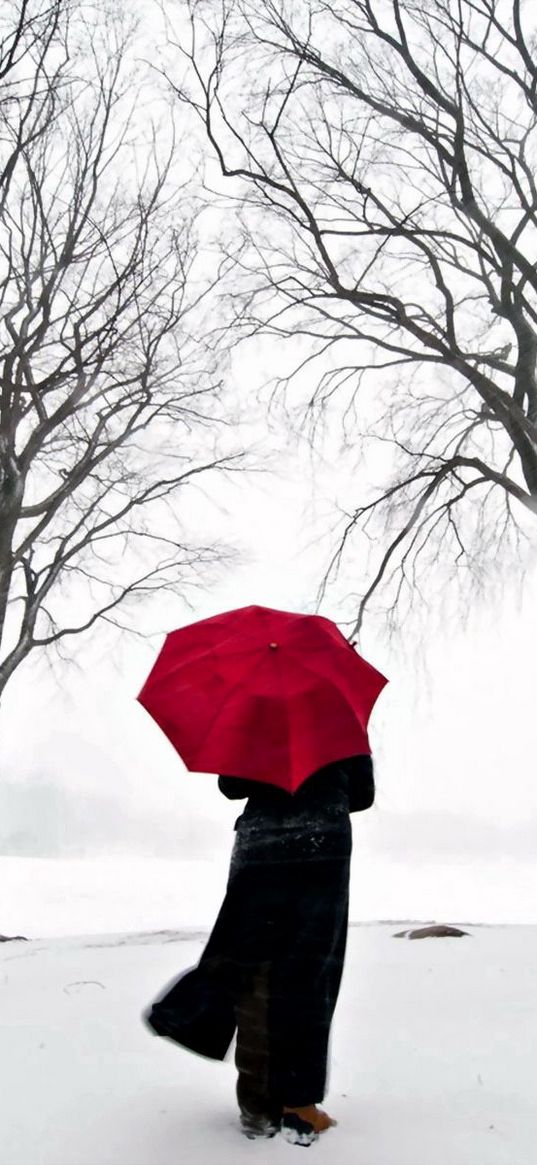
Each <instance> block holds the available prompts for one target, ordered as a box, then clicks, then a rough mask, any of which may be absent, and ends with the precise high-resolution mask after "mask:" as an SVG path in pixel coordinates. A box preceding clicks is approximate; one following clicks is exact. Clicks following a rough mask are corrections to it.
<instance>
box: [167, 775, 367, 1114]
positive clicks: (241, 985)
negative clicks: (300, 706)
mask: <svg viewBox="0 0 537 1165" xmlns="http://www.w3.org/2000/svg"><path fill="white" fill-rule="evenodd" d="M219 787H220V789H221V791H222V792H223V793H224V795H225V796H227V797H230V798H231V799H233V800H234V799H238V798H240V797H244V796H246V795H247V796H248V798H249V799H248V803H247V805H246V808H245V810H244V812H243V813H242V814H241V816H240V817H239V819H238V820H237V822H236V823H235V829H236V833H237V836H236V840H235V845H234V847H233V853H232V858H231V865H230V871H229V879H228V884H227V889H226V895H225V898H224V901H223V903H222V906H221V909H220V912H219V914H218V918H217V919H216V922H215V925H214V927H213V930H212V933H211V935H210V938H209V940H208V942H207V945H206V947H205V950H204V951H203V954H202V956H201V959H200V961H199V963H198V965H197V967H196V968H193V969H191V970H189V971H188V972H187V973H186V974H184V975H183V976H181V978H180V979H179V980H178V981H177V982H176V983H175V984H174V985H173V986H172V987H171V989H169V988H168V989H166V992H165V994H164V995H163V996H162V997H161V998H160V999H159V1000H158V1001H157V1002H156V1003H155V1004H154V1005H153V1007H152V1009H151V1011H150V1013H149V1015H148V1017H147V1018H148V1021H149V1023H150V1025H151V1027H152V1028H153V1030H154V1031H157V1032H158V1034H159V1035H165V1036H168V1037H169V1038H171V1039H174V1040H175V1041H176V1042H178V1043H180V1044H182V1045H183V1046H185V1047H188V1048H190V1049H191V1050H193V1051H197V1052H198V1053H200V1054H202V1055H206V1056H210V1057H212V1058H214V1059H224V1057H225V1055H226V1053H227V1050H228V1048H229V1045H230V1043H231V1040H232V1038H233V1034H234V1032H235V1028H236V1027H237V1029H238V1031H237V1053H236V1062H237V1067H238V1069H239V1095H240V1093H241V1089H242V1093H243V1096H246V1100H247V1099H248V1094H251V1095H252V1097H253V1101H252V1105H251V1107H254V1102H255V1099H256V1098H255V1095H254V1094H255V1093H256V1090H257V1093H258V1094H259V1095H258V1097H257V1099H258V1100H259V1104H258V1108H260V1109H262V1108H263V1107H265V1108H266V1107H267V1104H268V1103H270V1104H272V1105H276V1106H278V1105H279V1104H287V1105H290V1106H299V1105H305V1104H310V1103H316V1102H318V1101H320V1100H322V1099H323V1095H324V1089H325V1084H326V1069H327V1055H328V1040H329V1032H330V1024H331V1021H332V1016H333V1012H334V1008H335V1005H336V1001H337V997H338V992H339V986H340V982H341V974H342V971H343V963H344V958H345V947H346V938H347V925H348V902H349V866H350V857H351V849H352V835H351V827H350V820H349V813H350V812H355V811H357V810H361V809H366V808H368V807H369V806H370V805H371V804H372V803H373V799H374V779H373V768H372V763H371V758H370V757H355V758H351V760H347V761H340V762H337V763H335V764H333V765H328V766H326V767H325V768H323V769H321V770H319V771H318V772H317V773H314V774H313V775H312V776H311V777H309V778H308V780H307V781H305V782H304V784H303V785H302V786H301V788H300V789H299V790H298V791H297V792H296V793H295V794H293V795H291V794H289V793H285V792H283V791H282V790H280V789H277V788H275V787H274V786H263V785H260V784H258V783H257V782H253V781H245V780H243V779H242V778H239V777H228V776H226V777H220V778H219ZM264 1101H266V1103H264ZM245 1103H246V1101H245Z"/></svg>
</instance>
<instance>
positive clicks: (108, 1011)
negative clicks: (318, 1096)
mask: <svg viewBox="0 0 537 1165" xmlns="http://www.w3.org/2000/svg"><path fill="white" fill-rule="evenodd" d="M395 930H397V927H396V926H394V925H388V924H383V925H374V924H369V925H367V924H366V925H362V926H351V927H350V930H349V946H348V956H347V963H346V968H345V974H344V981H343V986H342V992H341V996H340V1000H339V1003H338V1009H337V1013H336V1019H335V1022H334V1027H333V1039H332V1068H331V1076H330V1087H329V1093H328V1095H327V1098H326V1106H327V1108H328V1109H329V1111H330V1112H332V1113H333V1115H334V1116H336V1117H337V1119H338V1121H339V1124H338V1127H337V1128H334V1129H332V1130H330V1131H329V1132H327V1133H325V1134H323V1136H322V1137H321V1138H320V1139H319V1141H318V1142H317V1143H316V1144H315V1145H313V1146H312V1147H311V1149H310V1150H309V1151H310V1155H311V1156H310V1157H309V1158H308V1160H311V1161H312V1162H315V1161H326V1162H328V1161H330V1162H334V1161H336V1162H337V1165H534V1163H535V1146H536V1144H537V1106H536V1105H535V1079H536V1077H537V1072H536V1069H537V1011H536V1008H535V993H536V988H537V928H536V927H533V926H511V927H509V926H492V927H477V926H476V927H472V928H471V934H470V936H469V937H466V938H457V939H424V940H420V941H408V940H406V939H395V938H394V937H393V933H394V931H395ZM203 941H204V936H203V935H202V934H201V933H198V934H197V935H196V934H190V935H189V934H185V933H174V932H168V933H162V934H138V935H136V934H130V935H116V936H110V935H107V936H101V937H99V936H95V935H92V936H88V937H87V938H84V937H81V936H79V937H76V938H50V939H45V940H37V939H34V940H33V941H32V942H29V943H5V944H3V945H2V946H1V947H0V1010H1V1027H2V1042H1V1045H0V1095H1V1098H2V1103H1V1110H2V1116H1V1120H0V1160H1V1161H2V1165H187V1163H188V1165H197V1163H203V1165H205V1163H208V1162H215V1165H240V1163H241V1162H247V1161H250V1162H251V1161H255V1162H263V1165H264V1163H265V1162H272V1163H273V1165H280V1163H282V1165H283V1162H285V1163H290V1162H291V1161H294V1162H295V1165H297V1157H296V1154H297V1153H301V1150H300V1149H298V1148H297V1147H295V1146H291V1145H287V1144H286V1143H285V1142H284V1141H283V1140H282V1139H281V1138H280V1137H276V1138H275V1139H274V1140H272V1141H262V1142H250V1141H246V1140H244V1139H243V1138H242V1137H241V1135H240V1133H239V1131H238V1128H237V1119H236V1112H235V1103H234V1091H233V1089H234V1077H235V1072H234V1067H233V1060H232V1056H231V1058H230V1059H229V1061H226V1062H225V1063H223V1064H217V1063H213V1062H210V1061H206V1060H203V1059H201V1058H200V1057H197V1056H194V1055H191V1054H189V1053H188V1052H186V1051H183V1050H182V1049H179V1048H177V1047H175V1046H174V1045H172V1044H169V1043H168V1042H167V1041H164V1040H159V1039H158V1038H156V1037H153V1036H152V1035H151V1034H150V1033H149V1032H148V1031H147V1030H146V1028H145V1027H144V1026H143V1025H142V1023H141V1022H140V1012H141V1011H142V1009H143V1008H144V1007H145V1006H146V1005H147V1003H148V1001H149V1000H151V998H152V997H154V995H155V994H156V993H158V992H159V990H160V989H161V987H162V986H163V984H164V983H165V982H166V981H167V980H169V979H170V978H171V977H172V976H173V975H175V974H176V973H177V972H178V971H179V970H180V969H182V968H184V967H186V966H189V965H191V964H192V963H194V962H195V961H196V959H197V957H198V955H199V953H200V951H201V948H202V945H203ZM301 1159H302V1158H300V1160H301Z"/></svg>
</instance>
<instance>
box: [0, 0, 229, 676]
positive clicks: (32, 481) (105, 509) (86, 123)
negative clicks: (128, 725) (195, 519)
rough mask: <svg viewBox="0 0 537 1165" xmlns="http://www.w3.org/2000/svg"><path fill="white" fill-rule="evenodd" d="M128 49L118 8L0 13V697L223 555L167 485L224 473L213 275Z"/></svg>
mask: <svg viewBox="0 0 537 1165" xmlns="http://www.w3.org/2000/svg"><path fill="white" fill-rule="evenodd" d="M136 46H137V41H136V31H135V29H134V27H132V26H131V27H129V22H128V21H127V20H126V18H125V16H124V14H123V15H122V12H121V5H120V4H119V3H118V4H115V5H113V6H110V5H107V4H106V3H102V4H100V3H99V2H97V3H92V4H88V3H85V2H84V0H26V2H23V3H15V2H14V0H3V4H2V7H1V12H0V647H1V651H0V695H1V693H2V691H3V690H4V688H5V685H6V683H7V682H8V680H9V679H10V677H11V676H12V675H13V674H14V672H15V670H16V669H17V668H18V666H19V665H20V664H21V663H22V662H23V660H25V659H26V658H27V657H28V656H29V655H30V653H32V652H34V651H35V650H36V649H43V648H46V647H47V646H48V645H50V644H52V643H56V644H60V643H61V642H62V641H63V640H65V638H66V637H67V636H72V635H73V634H75V633H78V632H83V631H85V630H87V629H88V628H90V627H92V626H93V625H94V624H95V623H96V621H97V620H98V619H101V620H103V619H104V620H109V621H115V619H116V617H117V612H118V608H119V607H120V605H121V604H125V600H127V599H128V598H130V597H132V596H135V595H147V594H149V593H151V592H152V591H157V590H158V591H159V592H160V591H161V590H162V589H163V588H166V587H171V586H173V587H175V588H177V587H179V588H184V586H185V585H186V584H187V583H188V582H189V581H190V582H192V581H194V580H195V579H196V578H197V577H198V573H199V571H201V569H202V568H203V566H204V564H205V566H206V565H207V564H208V563H210V562H213V561H216V560H217V559H218V556H219V555H220V554H221V553H223V552H222V550H221V548H219V547H218V546H217V545H210V546H205V545H203V542H202V539H200V541H199V544H196V543H195V542H194V543H192V540H189V539H188V538H186V540H185V534H184V528H183V527H184V523H183V516H184V515H185V513H186V501H183V487H185V486H186V485H187V483H189V482H191V481H192V479H193V478H194V477H195V475H199V474H206V473H208V472H210V471H211V472H212V471H214V470H220V471H222V470H231V469H233V468H238V467H239V465H240V463H241V459H240V454H239V453H234V452H233V450H232V448H231V442H230V441H229V439H228V440H227V442H226V449H227V452H222V450H221V449H220V446H219V442H218V439H217V432H218V429H219V428H220V430H221V426H222V422H224V421H225V420H226V414H225V411H224V408H223V404H222V401H221V390H220V382H221V373H219V371H218V351H217V347H216V346H215V342H214V324H211V322H210V318H209V311H208V306H206V297H207V294H208V292H209V291H210V289H211V285H212V284H214V282H215V281H216V280H217V278H218V275H219V272H218V271H217V270H215V269H214V264H213V263H211V262H210V261H208V259H207V255H206V254H204V253H203V248H202V245H201V243H200V242H199V238H200V233H199V232H198V234H197V214H198V209H197V207H196V202H195V199H194V196H193V194H192V193H191V187H190V185H189V183H188V178H189V165H187V164H186V160H185V159H184V160H183V164H182V166H175V167H174V158H175V157H176V151H177V148H178V146H177V142H176V141H174V133H173V118H171V117H170V116H169V115H168V117H167V120H166V124H165V126H164V127H163V128H161V127H159V126H158V125H157V124H154V122H153V119H152V114H151V108H153V107H152V106H151V98H152V99H153V101H154V100H155V86H154V80H153V83H152V89H151V90H150V89H148V87H147V85H146V84H145V81H144V66H143V64H141V63H140V61H139V60H138V59H135V48H136ZM138 48H139V43H138ZM144 48H145V46H144ZM148 99H149V100H148ZM190 168H191V167H190ZM178 174H179V177H180V178H181V181H179V180H178ZM201 238H202V239H203V230H201ZM212 268H213V269H212ZM221 431H222V430H221Z"/></svg>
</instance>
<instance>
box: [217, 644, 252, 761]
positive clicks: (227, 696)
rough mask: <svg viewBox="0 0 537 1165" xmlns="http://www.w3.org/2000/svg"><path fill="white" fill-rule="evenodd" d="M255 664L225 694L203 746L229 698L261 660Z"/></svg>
mask: <svg viewBox="0 0 537 1165" xmlns="http://www.w3.org/2000/svg"><path fill="white" fill-rule="evenodd" d="M254 665H255V666H254V667H252V669H251V671H249V672H248V673H247V675H246V676H244V675H243V676H241V678H240V680H237V682H236V683H235V684H233V687H232V688H230V689H229V691H228V692H227V694H226V696H225V697H224V699H223V700H222V703H221V704H220V706H219V707H218V708H217V710H216V712H215V714H214V716H213V717H212V719H211V723H210V725H209V727H208V729H207V731H206V733H205V737H204V741H203V746H205V745H206V743H207V740H208V738H209V736H211V734H212V733H213V732H214V729H215V726H216V724H217V721H218V720H219V718H220V716H221V715H222V713H223V712H224V710H225V707H226V704H227V703H228V702H229V700H230V699H231V697H232V696H233V695H234V693H235V692H236V691H237V688H240V687H242V685H243V684H244V681H245V679H249V677H250V675H251V672H254V671H255V668H256V667H257V666H259V661H258V660H257V659H256V660H255V661H254ZM229 775H230V776H231V775H232V774H229Z"/></svg>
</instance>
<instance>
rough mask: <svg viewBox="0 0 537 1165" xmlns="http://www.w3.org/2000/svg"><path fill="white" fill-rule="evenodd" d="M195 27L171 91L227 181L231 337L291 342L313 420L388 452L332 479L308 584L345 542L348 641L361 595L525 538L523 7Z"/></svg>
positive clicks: (533, 103) (531, 410)
mask: <svg viewBox="0 0 537 1165" xmlns="http://www.w3.org/2000/svg"><path fill="white" fill-rule="evenodd" d="M190 16H191V35H190V36H187V34H186V33H185V34H182V35H180V36H177V37H176V38H175V41H176V43H175V50H176V56H177V55H179V57H180V59H181V60H182V62H183V64H184V62H185V61H187V62H188V66H189V74H188V76H187V77H186V80H184V79H183V78H182V77H180V74H179V68H180V66H179V64H178V63H177V65H176V73H175V76H174V75H173V73H170V79H171V80H172V83H173V84H174V86H175V89H176V92H177V94H178V96H179V97H180V98H181V99H182V100H183V101H187V102H188V103H189V104H190V106H191V107H192V108H193V109H194V110H195V111H196V113H197V114H198V115H199V117H200V118H201V120H202V121H203V123H204V126H205V129H206V133H207V134H208V138H209V141H210V143H211V146H212V149H213V151H214V153H215V155H216V157H217V159H218V161H219V164H220V167H221V171H222V173H223V174H224V175H225V176H226V177H227V178H229V179H231V180H232V181H233V182H234V183H235V200H236V203H237V205H238V206H239V207H240V212H239V216H238V220H237V221H238V223H239V237H240V240H241V245H242V250H241V260H240V262H241V267H242V275H243V281H244V282H243V294H244V304H245V315H244V327H245V331H246V332H247V333H249V334H252V333H255V332H259V331H263V332H265V333H268V334H272V335H275V336H282V337H291V336H293V337H295V338H296V337H303V338H304V341H305V342H306V343H307V348H306V357H305V358H304V359H302V360H301V362H299V364H298V367H295V368H294V370H293V373H292V376H294V377H295V378H296V377H297V376H299V374H301V381H299V382H301V383H303V382H304V376H305V375H306V374H307V375H308V376H311V375H312V371H313V369H314V364H313V362H314V360H318V361H320V365H319V371H318V374H317V377H316V387H315V389H314V391H313V392H311V393H310V402H309V403H310V408H311V410H312V415H313V416H314V417H315V418H316V420H317V421H318V420H319V418H320V417H323V416H329V417H332V418H333V417H334V416H336V415H338V416H343V419H344V429H345V441H346V443H347V445H350V446H353V447H354V448H355V450H358V451H359V454H360V458H361V457H362V456H363V453H364V446H363V442H364V441H365V452H366V453H367V451H368V442H369V446H370V445H371V442H372V441H375V442H376V443H377V446H378V444H379V443H380V442H382V443H383V453H384V454H385V452H386V443H387V445H388V449H389V451H390V460H389V465H388V467H387V476H386V477H385V478H383V480H382V482H380V481H379V482H375V483H373V482H372V481H371V473H370V480H369V481H367V480H366V479H365V478H364V475H363V474H361V475H360V476H359V477H358V483H359V485H358V486H356V485H355V483H354V482H352V483H350V484H349V488H348V491H347V492H348V495H351V500H350V502H349V504H348V505H346V507H345V510H346V513H345V514H344V518H343V522H342V525H341V527H340V531H339V534H338V537H337V543H336V544H335V545H334V546H333V553H332V556H331V562H330V565H329V567H328V570H327V573H326V576H325V580H324V583H323V588H322V592H321V593H323V589H324V586H325V585H326V582H327V581H328V580H329V579H330V578H332V577H333V576H334V575H335V574H336V573H337V572H338V570H339V569H340V568H341V564H342V561H343V557H344V555H346V554H347V553H348V552H349V551H350V550H352V547H353V545H354V546H355V545H356V542H355V537H356V536H357V537H358V538H359V539H361V541H360V546H361V547H362V548H363V547H364V546H367V547H368V548H369V551H368V552H369V554H370V556H369V570H370V577H369V579H368V580H366V582H365V585H364V587H363V589H362V590H361V592H360V594H358V595H356V596H355V599H356V605H355V612H356V621H355V623H356V625H355V627H354V631H355V632H356V631H358V630H359V628H360V625H361V622H362V618H363V614H364V611H365V608H366V606H367V604H368V603H369V602H370V600H371V599H372V597H373V596H374V595H375V594H376V593H377V592H378V597H379V598H380V596H381V595H382V596H383V600H384V604H385V606H386V608H387V609H388V610H390V609H391V610H392V611H397V610H398V611H399V615H401V612H402V610H404V609H406V607H407V605H408V603H410V602H411V600H412V596H414V597H415V596H416V595H417V594H419V595H420V596H421V597H422V598H424V600H425V601H427V598H428V597H429V598H430V597H431V593H432V592H431V588H432V585H433V578H434V577H436V578H437V581H438V580H439V579H441V583H442V584H445V580H446V569H448V570H450V571H451V574H452V576H453V577H459V578H460V577H462V576H464V577H465V578H467V577H469V576H473V577H474V579H479V578H480V577H483V576H484V575H486V573H487V570H489V571H490V573H491V574H493V573H494V567H495V565H497V564H498V562H499V557H500V553H501V551H502V548H503V550H505V549H506V548H509V552H510V553H512V552H513V549H514V547H515V546H518V544H519V543H521V542H522V541H523V540H524V539H525V538H527V537H528V534H529V533H531V530H532V522H533V520H534V518H535V515H536V512H537V373H536V357H537V266H536V258H537V185H536V180H535V163H536V160H537V38H536V29H537V22H536V19H535V12H534V11H533V5H532V3H531V0H526V3H524V0H330V2H329V3H328V2H325V0H304V3H303V4H296V3H294V2H293V0H267V2H266V3H264V4H262V5H260V4H257V3H256V2H255V0H234V2H233V3H227V0H224V2H223V4H222V3H220V2H219V3H218V4H216V3H212V2H211V0H198V2H193V3H191V5H190ZM177 51H178V52H177ZM279 383H280V384H288V383H289V380H288V378H284V379H282V378H280V381H279ZM384 459H385V458H384ZM356 460H357V461H358V457H357V458H356ZM366 464H367V462H366ZM371 464H376V462H375V459H374V458H373V461H372V462H371ZM356 489H358V491H359V492H358V496H356V494H354V496H352V495H353V492H354V490H356ZM511 561H512V564H514V563H515V562H517V561H519V560H518V559H516V558H515V557H513V558H512V560H511ZM436 562H441V563H442V574H441V576H440V575H439V574H437V575H436V576H435V574H434V571H433V570H432V568H433V566H434V565H435V564H436Z"/></svg>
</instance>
